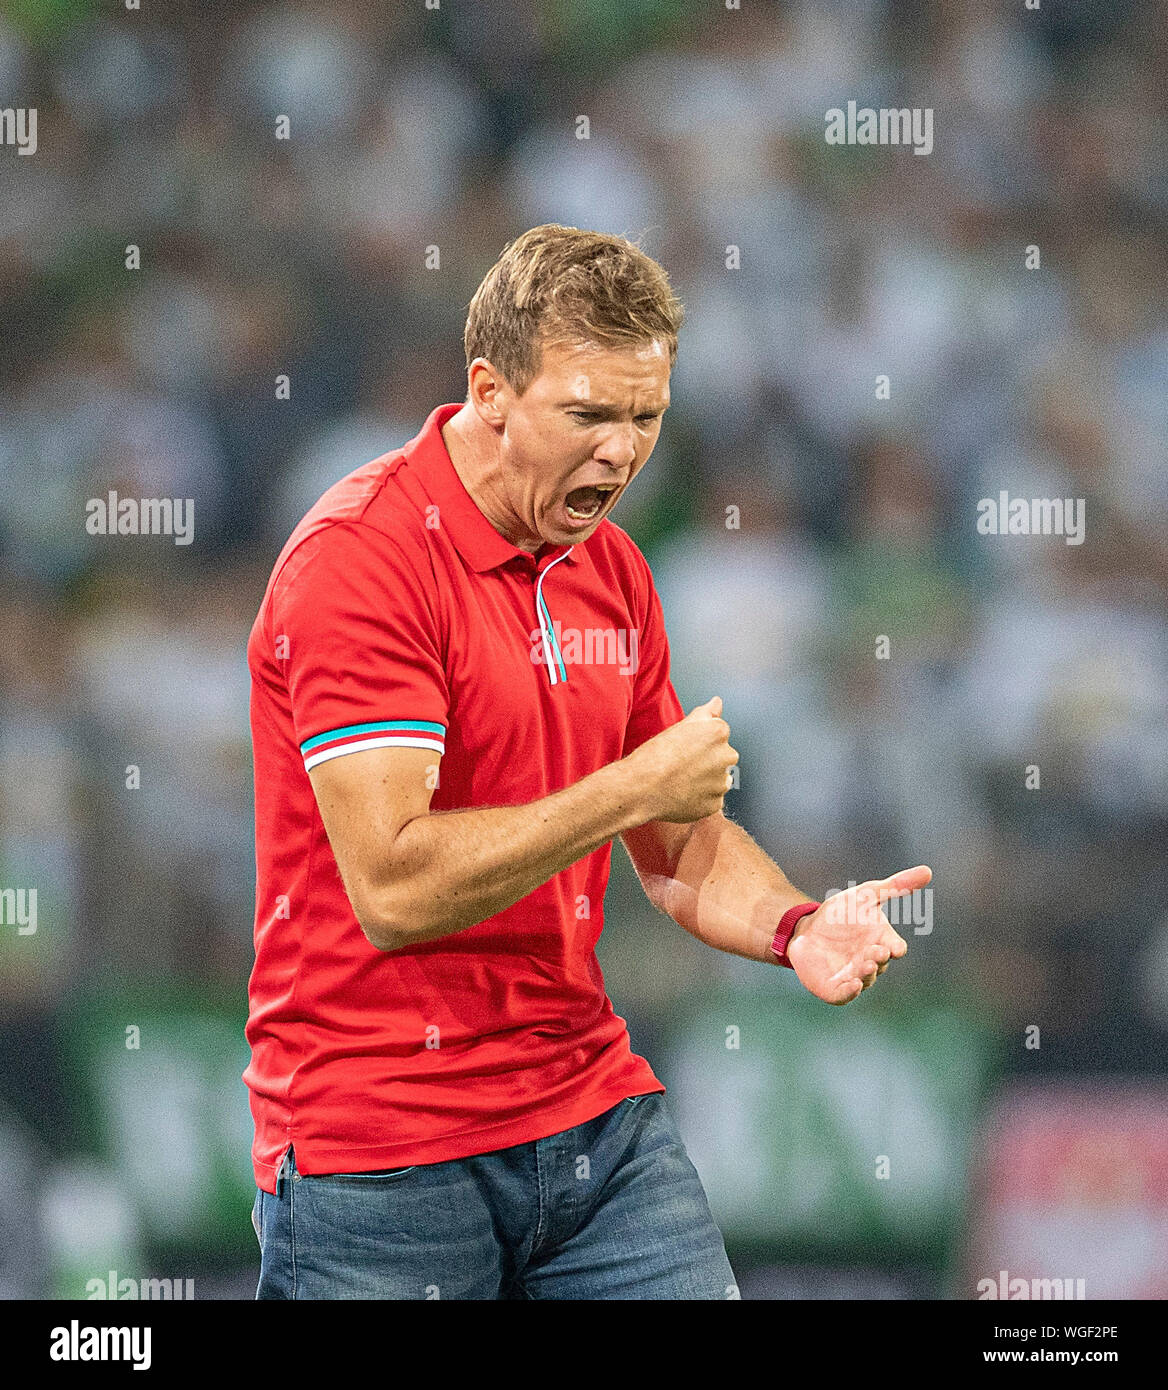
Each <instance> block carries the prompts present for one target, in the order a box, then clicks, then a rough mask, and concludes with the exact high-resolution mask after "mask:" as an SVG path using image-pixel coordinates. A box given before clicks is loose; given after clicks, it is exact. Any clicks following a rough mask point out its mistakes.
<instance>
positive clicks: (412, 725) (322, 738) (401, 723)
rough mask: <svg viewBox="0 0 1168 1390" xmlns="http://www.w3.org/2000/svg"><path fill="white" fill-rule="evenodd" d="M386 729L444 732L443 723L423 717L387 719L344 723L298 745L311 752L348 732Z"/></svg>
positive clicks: (368, 732) (374, 731)
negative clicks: (361, 722)
mask: <svg viewBox="0 0 1168 1390" xmlns="http://www.w3.org/2000/svg"><path fill="white" fill-rule="evenodd" d="M388 729H417V730H421V731H424V732H425V733H428V734H437V735H438V736H439V738H442V737H443V736H444V735H445V733H446V725H445V724H432V723H430V722H429V721H428V720H425V719H387V720H384V721H383V722H382V723H380V724H346V725H345V727H344V728H343V729H332V730H331V731H330V732H329V733H327V734H317V735H316V737H315V738H310V739H306V740H305V741H304V742H303V743H302V744H301V745H300V751H301V752H302V753H311V752H312V750H313V749H314V748H317V747H319V745H320V744H322V743H328V742H329V740H330V739H334V738H347V737H348V736H349V734H383V733H385V732H386V730H388Z"/></svg>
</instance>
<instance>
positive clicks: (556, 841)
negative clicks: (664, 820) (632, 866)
mask: <svg viewBox="0 0 1168 1390" xmlns="http://www.w3.org/2000/svg"><path fill="white" fill-rule="evenodd" d="M645 819H646V813H645V811H644V809H643V805H642V800H641V796H640V790H639V787H638V779H637V776H636V773H635V770H634V769H633V768H632V767H631V766H630V765H629V764H628V763H627V762H626V761H621V762H615V763H610V764H608V765H607V766H606V767H602V768H600V769H599V770H598V771H596V772H593V773H591V774H590V775H589V776H587V777H584V778H582V779H581V780H580V781H579V782H576V783H575V784H573V785H572V786H570V787H565V788H564V789H563V790H562V791H558V792H554V793H553V794H552V795H551V796H547V797H543V798H541V799H540V800H539V801H533V802H529V803H528V804H526V805H523V806H492V807H486V808H483V809H477V808H476V809H471V810H466V811H440V812H434V813H431V814H429V815H425V816H419V817H417V818H416V819H415V820H411V821H408V822H407V823H406V824H405V825H404V826H403V827H402V829H401V830H400V831H399V833H398V835H397V838H396V840H395V842H394V844H393V846H392V859H393V866H394V872H393V875H392V882H391V883H389V884H387V885H386V888H385V891H384V895H383V898H382V901H383V908H382V911H381V912H379V914H378V918H379V920H378V923H377V927H376V937H377V938H378V939H377V944H378V945H379V946H381V948H382V949H383V950H394V949H397V948H398V947H400V946H409V945H414V944H416V943H417V942H419V941H433V940H436V939H437V938H439V937H443V936H449V935H450V934H451V933H453V932H458V931H462V930H464V929H465V928H466V927H470V926H473V925H474V924H475V923H476V922H482V921H485V920H486V919H487V918H488V917H493V916H494V915H495V914H496V913H498V912H502V911H504V910H505V909H506V908H508V907H511V906H512V905H513V904H514V903H517V902H518V901H519V899H520V898H524V897H526V896H527V894H528V893H530V892H532V891H533V890H534V889H536V888H538V887H539V886H540V885H541V884H543V883H546V882H547V881H548V879H549V878H551V877H552V876H553V875H554V874H557V873H559V872H560V871H561V870H562V869H566V868H567V867H568V865H569V864H574V863H575V862H576V861H577V860H578V859H582V858H583V857H584V856H585V855H586V854H591V853H592V851H593V850H595V849H598V848H599V847H600V846H601V845H603V844H606V843H607V842H608V841H609V840H611V839H613V838H614V837H615V836H617V835H620V834H623V833H624V832H625V831H627V830H630V829H632V828H633V827H635V826H638V825H640V824H642V823H643V821H644V820H645ZM371 939H373V935H372V934H371Z"/></svg>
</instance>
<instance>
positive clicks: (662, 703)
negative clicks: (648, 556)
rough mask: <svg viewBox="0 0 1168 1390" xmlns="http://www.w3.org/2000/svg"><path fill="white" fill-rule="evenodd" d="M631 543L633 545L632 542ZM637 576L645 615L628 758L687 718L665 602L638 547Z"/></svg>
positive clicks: (626, 748)
mask: <svg viewBox="0 0 1168 1390" xmlns="http://www.w3.org/2000/svg"><path fill="white" fill-rule="evenodd" d="M630 544H631V543H630ZM633 550H634V554H635V557H636V561H637V563H636V575H637V579H638V581H639V587H640V588H641V590H642V593H643V595H644V598H643V600H642V602H643V608H642V612H643V614H644V616H643V618H642V620H641V625H640V631H639V634H638V657H637V673H636V675H635V676H634V678H633V680H634V686H633V710H632V714H631V715H630V716H629V722H628V727H627V728H626V729H625V742H624V749H623V751H622V754H621V756H622V757H627V756H628V755H629V754H630V753H631V752H632V751H633V749H634V748H637V747H639V745H640V744H642V743H644V742H645V740H646V739H650V738H652V737H653V736H654V734H659V733H660V732H661V731H662V729H668V728H669V726H670V725H671V724H676V723H677V721H678V720H679V719H681V718H682V717H683V716H684V713H685V711H684V710H683V709H682V707H681V701H680V700H679V699H678V698H677V691H676V690H674V688H673V682H672V681H671V680H670V679H669V639H668V638H667V637H666V635H665V617H664V615H663V613H662V611H661V600H660V599H659V598H658V597H657V588H656V585H655V584H654V583H653V576H652V574H651V573H650V571H649V566H648V563H647V562H646V560H645V558H644V556H643V555H642V554H641V552H640V551H639V550H637V549H636V547H633Z"/></svg>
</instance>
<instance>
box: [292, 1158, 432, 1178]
mask: <svg viewBox="0 0 1168 1390" xmlns="http://www.w3.org/2000/svg"><path fill="white" fill-rule="evenodd" d="M417 1167H419V1165H418V1164H417V1163H411V1164H410V1166H409V1167H408V1168H380V1169H378V1170H377V1171H376V1172H372V1173H312V1174H308V1173H301V1174H300V1178H301V1181H303V1182H345V1183H360V1182H396V1181H397V1179H398V1178H404V1177H405V1176H406V1174H407V1173H412V1172H413V1171H414V1170H415V1168H417Z"/></svg>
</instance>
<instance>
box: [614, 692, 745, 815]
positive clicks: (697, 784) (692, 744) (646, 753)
mask: <svg viewBox="0 0 1168 1390" xmlns="http://www.w3.org/2000/svg"><path fill="white" fill-rule="evenodd" d="M721 716H722V698H721V696H719V695H715V696H714V698H713V699H712V700H707V701H706V703H705V704H704V705H698V707H697V708H696V709H692V710H690V712H689V713H688V714H687V715H686V716H685V718H684V719H682V720H681V721H680V722H679V723H677V724H672V725H670V727H669V728H668V729H663V730H662V731H661V733H659V734H656V735H655V736H654V737H653V738H651V739H647V740H646V741H645V742H644V743H642V744H641V746H640V747H639V748H636V749H634V750H633V752H631V753H630V754H629V756H628V758H627V759H626V760H625V761H626V762H627V763H629V764H630V765H633V764H635V765H636V768H637V776H638V779H639V781H640V785H641V787H642V789H643V791H642V794H643V796H644V797H645V800H646V805H647V807H648V809H649V812H650V819H651V820H663V821H675V822H679V823H685V824H689V823H690V822H692V821H697V820H703V819H704V818H705V817H706V816H712V815H714V814H715V813H716V812H718V811H720V810H721V809H722V798H723V797H724V796H725V795H726V793H727V791H728V790H729V787H730V777H729V773H730V769H731V768H732V767H733V766H734V764H735V763H736V762H737V761H738V752H737V750H736V749H734V748H731V746H730V725H729V724H727V723H726V721H725V720H724V719H723V718H722V717H721Z"/></svg>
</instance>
